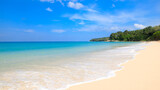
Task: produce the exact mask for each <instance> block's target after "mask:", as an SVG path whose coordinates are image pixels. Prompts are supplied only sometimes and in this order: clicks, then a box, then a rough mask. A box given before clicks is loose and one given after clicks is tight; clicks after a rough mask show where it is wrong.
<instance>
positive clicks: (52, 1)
mask: <svg viewBox="0 0 160 90" xmlns="http://www.w3.org/2000/svg"><path fill="white" fill-rule="evenodd" d="M40 1H41V2H49V3H54V0H40Z"/></svg>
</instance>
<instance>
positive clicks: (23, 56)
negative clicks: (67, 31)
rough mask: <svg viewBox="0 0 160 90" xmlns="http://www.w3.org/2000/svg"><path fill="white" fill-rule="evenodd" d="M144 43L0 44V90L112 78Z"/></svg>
mask: <svg viewBox="0 0 160 90" xmlns="http://www.w3.org/2000/svg"><path fill="white" fill-rule="evenodd" d="M145 45H146V43H145V42H1V43H0V90H58V89H65V88H66V87H68V86H71V85H74V84H79V83H84V82H88V81H94V80H98V79H102V78H108V77H111V76H114V72H115V71H117V70H120V69H122V67H121V66H120V64H121V63H124V62H127V61H128V60H131V59H133V58H134V56H135V55H136V54H137V52H136V51H138V50H141V49H143V48H144V46H145Z"/></svg>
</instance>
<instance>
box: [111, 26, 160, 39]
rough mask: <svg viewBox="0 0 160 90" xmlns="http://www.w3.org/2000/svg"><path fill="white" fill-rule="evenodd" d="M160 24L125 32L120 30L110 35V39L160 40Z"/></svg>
mask: <svg viewBox="0 0 160 90" xmlns="http://www.w3.org/2000/svg"><path fill="white" fill-rule="evenodd" d="M159 31H160V25H159V26H155V27H151V26H149V27H146V28H144V29H141V30H135V31H127V30H125V31H124V32H121V31H118V32H117V33H112V34H111V35H110V38H109V39H110V40H119V41H146V40H160V36H159V35H160V34H159Z"/></svg>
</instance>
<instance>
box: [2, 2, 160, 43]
mask: <svg viewBox="0 0 160 90" xmlns="http://www.w3.org/2000/svg"><path fill="white" fill-rule="evenodd" d="M159 24H160V0H0V41H88V40H90V39H92V38H98V37H105V36H109V35H110V34H111V33H113V32H116V31H124V30H126V29H127V30H136V29H142V28H145V27H146V26H155V25H159Z"/></svg>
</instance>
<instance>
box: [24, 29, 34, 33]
mask: <svg viewBox="0 0 160 90" xmlns="http://www.w3.org/2000/svg"><path fill="white" fill-rule="evenodd" d="M24 32H28V33H33V32H34V30H33V29H27V30H24Z"/></svg>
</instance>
